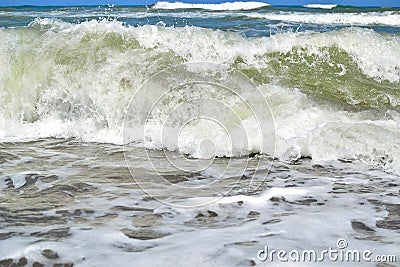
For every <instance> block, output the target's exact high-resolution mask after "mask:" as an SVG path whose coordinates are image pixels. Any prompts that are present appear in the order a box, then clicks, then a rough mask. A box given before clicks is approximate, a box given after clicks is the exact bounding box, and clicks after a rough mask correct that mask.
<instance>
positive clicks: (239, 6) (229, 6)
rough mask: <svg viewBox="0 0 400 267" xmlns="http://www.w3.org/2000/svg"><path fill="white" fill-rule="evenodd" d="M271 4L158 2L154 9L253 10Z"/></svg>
mask: <svg viewBox="0 0 400 267" xmlns="http://www.w3.org/2000/svg"><path fill="white" fill-rule="evenodd" d="M269 5H270V4H267V3H263V2H225V3H220V4H190V3H183V2H173V3H170V2H157V3H156V4H155V5H154V6H153V8H158V9H185V8H196V9H209V10H251V9H256V8H260V7H266V6H269Z"/></svg>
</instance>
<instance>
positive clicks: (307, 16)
mask: <svg viewBox="0 0 400 267" xmlns="http://www.w3.org/2000/svg"><path fill="white" fill-rule="evenodd" d="M244 15H246V16H248V17H252V18H260V19H267V20H281V21H292V22H299V23H314V24H337V25H386V26H392V27H400V12H399V11H384V12H364V13H319V14H313V13H307V12H279V13H263V14H260V13H251V14H244Z"/></svg>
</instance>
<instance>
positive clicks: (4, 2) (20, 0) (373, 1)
mask: <svg viewBox="0 0 400 267" xmlns="http://www.w3.org/2000/svg"><path fill="white" fill-rule="evenodd" d="M163 1H165V0H163ZM176 1H179V2H187V3H221V2H233V1H234V0H203V1H201V0H176ZM240 1H248V0H240ZM253 1H259V2H267V3H270V4H272V5H304V4H314V3H318V4H324V3H325V4H332V3H335V4H340V5H353V6H392V7H396V6H397V7H400V1H399V0H253ZM155 2H157V0H0V6H18V5H42V6H43V5H54V6H58V5H63V6H70V5H106V4H115V5H146V4H154V3H155ZM169 2H175V1H174V0H172V1H171V0H169Z"/></svg>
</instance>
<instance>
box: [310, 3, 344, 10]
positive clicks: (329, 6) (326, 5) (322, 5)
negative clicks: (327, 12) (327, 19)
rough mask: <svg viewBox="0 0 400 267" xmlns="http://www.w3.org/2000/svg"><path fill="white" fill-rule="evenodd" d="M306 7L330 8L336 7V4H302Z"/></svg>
mask: <svg viewBox="0 0 400 267" xmlns="http://www.w3.org/2000/svg"><path fill="white" fill-rule="evenodd" d="M304 7H307V8H320V9H332V8H334V7H337V4H308V5H304Z"/></svg>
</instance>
